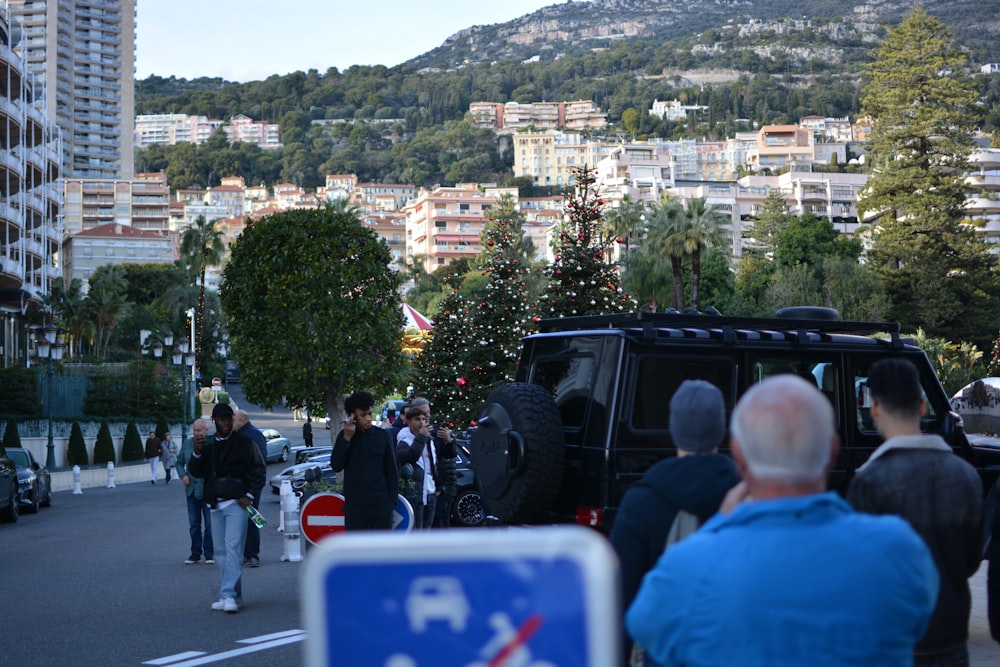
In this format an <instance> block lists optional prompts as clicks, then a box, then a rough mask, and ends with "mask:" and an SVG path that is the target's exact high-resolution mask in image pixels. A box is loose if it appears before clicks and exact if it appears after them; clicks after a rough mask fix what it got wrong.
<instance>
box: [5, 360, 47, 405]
mask: <svg viewBox="0 0 1000 667" xmlns="http://www.w3.org/2000/svg"><path fill="white" fill-rule="evenodd" d="M38 373H39V371H38V370H36V369H35V368H19V367H17V366H13V367H11V368H0V406H3V407H2V408H0V411H2V412H0V414H5V415H25V416H29V415H30V416H34V415H40V414H42V403H41V401H40V400H39V396H38Z"/></svg>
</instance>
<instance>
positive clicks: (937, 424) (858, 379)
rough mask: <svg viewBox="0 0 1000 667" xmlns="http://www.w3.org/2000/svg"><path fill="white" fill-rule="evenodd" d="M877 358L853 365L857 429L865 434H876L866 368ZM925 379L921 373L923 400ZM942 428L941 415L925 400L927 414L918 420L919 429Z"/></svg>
mask: <svg viewBox="0 0 1000 667" xmlns="http://www.w3.org/2000/svg"><path fill="white" fill-rule="evenodd" d="M876 361H879V360H878V359H872V360H867V359H866V360H863V361H859V362H858V363H856V364H855V366H854V397H855V405H856V406H857V416H858V422H857V423H858V430H859V431H861V432H862V433H865V434H875V435H877V434H878V431H877V430H876V428H875V423H874V422H873V421H872V417H871V405H872V403H871V396H870V395H869V393H868V369H869V368H870V367H871V366H872V364H874V363H875V362H876ZM927 381H928V378H926V377H924V374H923V373H921V376H920V383H921V385H922V387H921V393H922V394H923V396H924V400H927ZM941 428H942V421H941V417H940V415H939V414H938V411H937V410H936V409H935V407H934V405H932V404H931V401H929V400H927V414H925V415H924V416H923V418H922V419H921V420H920V430H921V431H922V432H924V433H934V432H940V431H941Z"/></svg>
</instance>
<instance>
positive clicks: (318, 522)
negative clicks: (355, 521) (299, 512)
mask: <svg viewBox="0 0 1000 667" xmlns="http://www.w3.org/2000/svg"><path fill="white" fill-rule="evenodd" d="M306 525H307V526H343V525H344V517H342V516H319V515H316V516H307V517H306Z"/></svg>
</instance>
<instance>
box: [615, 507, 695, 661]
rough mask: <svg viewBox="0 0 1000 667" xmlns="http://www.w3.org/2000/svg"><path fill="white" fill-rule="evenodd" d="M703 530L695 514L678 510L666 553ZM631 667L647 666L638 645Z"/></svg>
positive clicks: (668, 534) (634, 646)
mask: <svg viewBox="0 0 1000 667" xmlns="http://www.w3.org/2000/svg"><path fill="white" fill-rule="evenodd" d="M699 528H701V519H699V518H698V517H697V515H695V514H691V512H688V511H686V510H677V516H675V517H674V522H673V523H671V524H670V530H669V531H668V532H667V542H666V544H664V545H663V551H664V553H666V551H667V549H669V548H670V547H671V546H672V545H674V544H677V543H678V542H680V541H681V540H683V539H684V538H685V537H687V536H688V535H690V534H691V533H694V532H696V531H697V530H698V529H699ZM628 664H629V667H644V666H645V665H646V652H645V651H644V650H643V648H642V647H641V646H639V645H638V644H632V655H631V656H630V657H629V663H628Z"/></svg>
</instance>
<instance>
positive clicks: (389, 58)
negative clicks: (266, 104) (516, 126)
mask: <svg viewBox="0 0 1000 667" xmlns="http://www.w3.org/2000/svg"><path fill="white" fill-rule="evenodd" d="M563 1H565V0H563ZM558 2H559V0H501V1H500V2H488V1H487V2H483V1H482V0H137V3H138V11H137V18H136V78H139V79H144V78H146V77H147V76H149V75H150V74H158V75H160V76H170V75H174V76H178V77H184V78H186V79H190V78H194V77H198V76H221V77H223V78H225V79H228V80H231V81H252V80H256V79H264V78H267V77H268V76H270V75H271V74H288V73H289V72H294V71H296V70H302V71H306V70H308V69H310V68H315V69H317V70H319V71H320V72H321V73H322V72H325V71H326V70H327V68H329V67H338V68H340V69H346V68H347V67H350V66H351V65H387V66H389V67H391V66H393V65H398V64H399V63H401V62H404V61H406V60H409V59H410V58H413V57H415V56H418V55H420V54H421V53H425V52H426V51H429V50H431V49H433V48H435V47H437V46H440V45H441V43H442V42H444V40H445V39H447V38H448V37H450V36H451V35H453V34H454V33H456V32H458V31H459V30H461V29H463V28H468V27H469V26H472V25H489V24H492V23H502V22H504V21H509V20H511V19H514V18H517V17H519V16H523V15H524V14H528V13H531V12H533V11H535V10H536V9H540V8H541V7H546V6H548V5H552V4H557V3H558Z"/></svg>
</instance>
